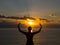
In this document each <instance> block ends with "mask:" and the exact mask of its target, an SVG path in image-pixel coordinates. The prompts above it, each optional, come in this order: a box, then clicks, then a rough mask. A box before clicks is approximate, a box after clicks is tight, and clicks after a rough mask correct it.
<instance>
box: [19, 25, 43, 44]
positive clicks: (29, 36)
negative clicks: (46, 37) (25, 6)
mask: <svg viewBox="0 0 60 45" xmlns="http://www.w3.org/2000/svg"><path fill="white" fill-rule="evenodd" d="M20 25H21V24H18V30H19V31H20V32H21V33H23V34H25V35H26V38H27V43H26V45H34V43H33V36H34V35H35V34H37V33H39V32H40V31H41V29H42V25H41V24H40V29H39V30H38V31H36V32H31V30H32V28H31V27H28V32H24V31H22V30H21V29H20Z"/></svg>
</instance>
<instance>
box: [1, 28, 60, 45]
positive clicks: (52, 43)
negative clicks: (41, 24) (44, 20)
mask: <svg viewBox="0 0 60 45" xmlns="http://www.w3.org/2000/svg"><path fill="white" fill-rule="evenodd" d="M33 41H34V45H60V28H57V29H56V28H52V29H50V28H47V29H42V30H41V32H40V33H38V34H36V35H34V38H33ZM0 45H26V37H25V35H24V34H22V33H20V32H19V31H18V29H17V28H0Z"/></svg>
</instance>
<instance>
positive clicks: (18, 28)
mask: <svg viewBox="0 0 60 45" xmlns="http://www.w3.org/2000/svg"><path fill="white" fill-rule="evenodd" d="M20 26H21V24H20V23H19V24H18V26H17V27H18V30H19V32H21V33H23V34H26V32H24V31H22V30H21V28H20Z"/></svg>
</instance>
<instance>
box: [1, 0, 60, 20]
mask: <svg viewBox="0 0 60 45" xmlns="http://www.w3.org/2000/svg"><path fill="white" fill-rule="evenodd" d="M0 14H4V15H5V16H17V17H20V16H24V15H30V16H34V17H41V18H47V19H54V20H56V19H57V20H60V0H0Z"/></svg>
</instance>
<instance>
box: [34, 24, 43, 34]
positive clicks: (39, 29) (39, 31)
mask: <svg viewBox="0 0 60 45" xmlns="http://www.w3.org/2000/svg"><path fill="white" fill-rule="evenodd" d="M41 29H42V25H41V24H40V29H39V30H38V31H37V32H33V34H37V33H39V32H40V31H41Z"/></svg>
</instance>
